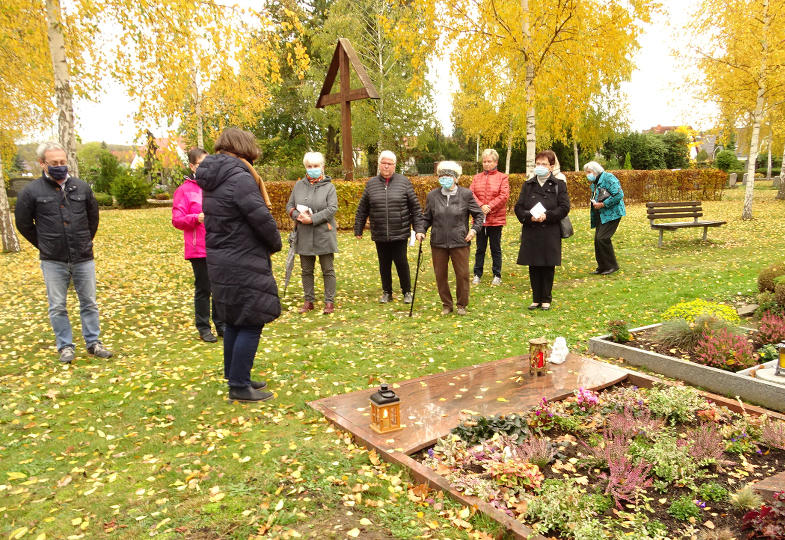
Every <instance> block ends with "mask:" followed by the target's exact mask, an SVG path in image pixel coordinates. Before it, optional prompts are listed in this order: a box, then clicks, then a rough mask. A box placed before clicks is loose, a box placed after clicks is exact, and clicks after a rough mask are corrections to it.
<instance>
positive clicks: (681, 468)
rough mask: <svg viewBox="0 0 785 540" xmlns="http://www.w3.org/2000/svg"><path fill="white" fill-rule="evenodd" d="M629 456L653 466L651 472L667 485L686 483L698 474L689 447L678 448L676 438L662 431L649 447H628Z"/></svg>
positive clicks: (696, 465)
mask: <svg viewBox="0 0 785 540" xmlns="http://www.w3.org/2000/svg"><path fill="white" fill-rule="evenodd" d="M630 454H632V456H633V457H636V458H642V459H645V460H646V461H647V462H648V463H651V464H653V466H652V469H651V472H652V473H653V474H655V475H657V476H658V477H659V478H662V479H663V480H665V481H666V482H668V483H671V484H672V483H674V482H677V481H679V482H680V483H688V482H690V481H692V480H693V479H694V478H695V476H696V475H697V474H698V464H697V463H696V462H695V460H694V459H692V457H690V453H689V447H688V446H686V445H682V446H679V445H678V438H677V437H676V436H675V435H673V434H672V433H669V432H668V431H662V432H660V433H659V434H658V435H657V438H656V440H655V441H654V443H653V444H652V445H651V446H648V447H647V446H645V445H636V446H632V445H631V446H630Z"/></svg>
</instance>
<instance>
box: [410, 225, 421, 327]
mask: <svg viewBox="0 0 785 540" xmlns="http://www.w3.org/2000/svg"><path fill="white" fill-rule="evenodd" d="M420 260H422V240H420V249H419V250H417V270H415V271H414V287H413V288H412V305H411V306H409V317H411V316H412V310H414V298H415V296H416V295H417V278H418V277H420Z"/></svg>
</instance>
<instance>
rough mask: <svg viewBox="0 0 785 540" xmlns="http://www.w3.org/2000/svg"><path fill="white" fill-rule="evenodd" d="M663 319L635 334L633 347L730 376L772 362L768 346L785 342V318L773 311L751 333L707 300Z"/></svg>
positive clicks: (730, 313) (728, 311) (676, 309)
mask: <svg viewBox="0 0 785 540" xmlns="http://www.w3.org/2000/svg"><path fill="white" fill-rule="evenodd" d="M663 319H664V322H663V323H662V325H660V326H659V327H658V328H656V329H646V330H641V331H639V332H635V333H633V334H632V338H631V340H630V343H631V345H633V346H636V347H638V348H642V349H645V350H652V351H654V352H658V353H660V354H664V355H667V356H676V357H678V358H681V359H682V360H688V361H691V362H695V363H698V364H702V365H706V366H711V367H715V368H719V369H723V370H726V371H731V372H736V371H740V370H742V369H746V368H750V367H753V366H755V365H757V364H759V363H761V362H765V361H767V360H769V359H770V357H771V353H772V350H773V347H769V346H772V345H773V344H774V343H779V342H780V341H782V340H783V339H785V315H783V314H781V313H777V312H773V311H772V312H766V313H765V314H764V315H763V318H762V319H761V321H760V325H759V328H758V330H757V331H752V332H750V331H749V330H747V329H743V328H740V327H739V326H738V323H739V322H740V321H739V317H738V315H737V314H736V312H735V310H734V309H733V308H732V307H731V306H726V305H724V304H718V303H714V302H707V301H705V300H693V301H691V302H681V303H679V304H676V305H674V306H671V307H670V308H668V309H667V310H665V312H663ZM610 339H612V340H613V341H616V339H615V336H611V338H610Z"/></svg>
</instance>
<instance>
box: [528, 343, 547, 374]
mask: <svg viewBox="0 0 785 540" xmlns="http://www.w3.org/2000/svg"><path fill="white" fill-rule="evenodd" d="M547 366H548V340H547V339H545V338H535V339H530V340H529V375H534V374H535V373H536V374H537V375H544V374H545V370H546V368H547Z"/></svg>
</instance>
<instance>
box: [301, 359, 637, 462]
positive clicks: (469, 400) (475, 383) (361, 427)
mask: <svg viewBox="0 0 785 540" xmlns="http://www.w3.org/2000/svg"><path fill="white" fill-rule="evenodd" d="M528 358H529V357H528V355H526V356H515V357H510V358H504V359H502V360H496V361H494V362H488V363H484V364H476V365H472V366H467V367H464V368H460V369H456V370H452V371H447V372H445V373H436V374H433V375H427V376H425V377H420V378H417V379H411V380H408V381H398V382H396V381H385V382H387V383H388V384H390V385H391V386H392V389H393V390H394V391H395V393H396V394H397V395H398V396H399V397H400V398H401V419H402V420H401V424H402V425H403V426H405V427H404V429H402V430H400V431H395V432H391V433H386V434H378V433H375V432H374V431H372V430H371V429H370V427H369V424H370V405H369V398H370V395H371V394H372V393H373V392H375V391H376V389H375V388H369V389H368V390H361V391H357V392H351V393H349V394H341V395H338V396H332V397H327V398H323V399H320V400H317V401H312V402H310V403H309V405H310V406H311V407H313V408H314V409H316V410H318V411H320V412H322V413H323V414H324V415H325V416H326V417H327V418H328V419H330V420H331V421H333V422H335V423H336V424H338V425H339V426H341V427H342V428H343V429H345V430H347V431H349V432H351V433H354V434H355V435H358V436H359V437H360V438H361V439H363V440H365V441H367V442H369V443H370V444H371V445H372V446H373V447H375V448H377V449H379V450H383V451H386V452H400V453H403V454H407V455H408V454H412V453H414V452H417V451H418V450H420V449H422V448H425V447H427V446H430V445H432V444H433V443H434V442H435V441H436V439H438V438H440V437H443V436H445V435H447V434H448V433H449V432H450V430H451V429H452V428H454V427H455V426H457V425H458V423H459V417H460V416H461V415H464V416H465V415H471V414H477V415H482V416H488V415H499V414H510V413H519V412H522V411H524V410H526V409H528V408H530V407H531V406H534V405H537V404H538V403H539V402H540V401H541V400H542V398H543V397H545V398H547V399H549V400H552V399H558V398H561V397H564V396H565V395H568V394H571V393H572V392H573V391H574V390H576V389H578V388H581V387H582V388H591V389H598V388H604V387H606V386H609V385H612V384H615V383H617V382H619V381H621V380H623V379H625V378H626V377H627V373H628V372H627V371H626V370H624V369H622V368H619V367H616V366H613V365H611V364H606V363H604V362H598V361H596V360H592V359H589V358H582V357H580V356H576V355H573V354H570V355H569V356H568V357H567V361H566V362H565V363H563V364H560V365H555V364H550V365H549V369H548V371H547V373H546V374H545V375H541V376H534V375H529V367H528V366H529V364H528V361H529V360H528Z"/></svg>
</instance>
